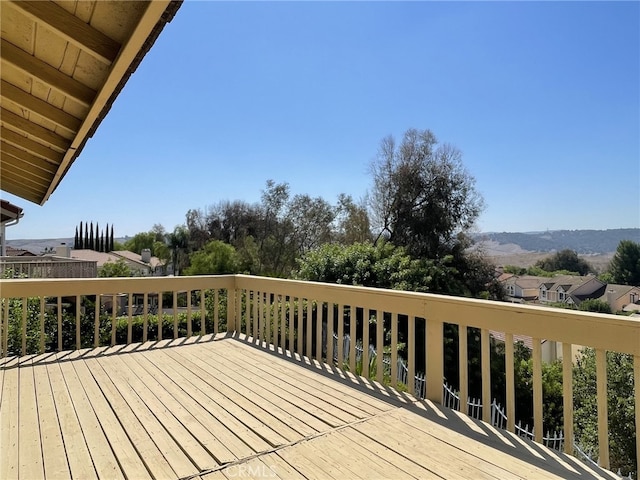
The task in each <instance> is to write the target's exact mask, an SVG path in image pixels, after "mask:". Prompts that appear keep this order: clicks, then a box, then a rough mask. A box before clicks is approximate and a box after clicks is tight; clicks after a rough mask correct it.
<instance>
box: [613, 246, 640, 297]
mask: <svg viewBox="0 0 640 480" xmlns="http://www.w3.org/2000/svg"><path fill="white" fill-rule="evenodd" d="M609 273H611V276H612V278H613V281H614V282H615V283H618V284H621V285H633V286H640V243H636V242H633V241H631V240H622V241H621V242H620V243H619V244H618V248H617V250H616V253H615V255H614V256H613V259H612V260H611V264H610V266H609Z"/></svg>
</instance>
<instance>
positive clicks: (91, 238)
mask: <svg viewBox="0 0 640 480" xmlns="http://www.w3.org/2000/svg"><path fill="white" fill-rule="evenodd" d="M89 249H91V250H95V244H94V242H93V222H91V228H90V229H89Z"/></svg>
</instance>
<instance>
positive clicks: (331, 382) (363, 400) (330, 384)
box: [221, 341, 392, 418]
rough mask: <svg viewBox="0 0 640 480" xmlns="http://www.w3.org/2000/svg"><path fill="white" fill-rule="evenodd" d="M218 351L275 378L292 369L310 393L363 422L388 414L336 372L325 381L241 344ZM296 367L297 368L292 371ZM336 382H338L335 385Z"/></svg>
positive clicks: (280, 358)
mask: <svg viewBox="0 0 640 480" xmlns="http://www.w3.org/2000/svg"><path fill="white" fill-rule="evenodd" d="M221 343H223V345H222V347H221V348H222V349H233V350H236V351H238V352H242V353H241V354H242V355H243V358H252V359H253V360H254V361H255V362H258V363H263V364H264V365H265V367H266V366H268V367H269V368H270V369H272V370H273V371H275V372H277V373H279V374H284V375H287V374H290V373H291V369H292V368H295V371H296V372H295V373H296V379H297V380H298V381H299V382H300V383H301V384H304V385H308V386H309V387H310V388H312V389H313V390H318V391H320V392H322V394H323V396H324V395H326V396H329V397H332V398H335V399H336V400H338V401H339V402H343V404H345V405H349V406H350V407H351V408H353V409H357V410H358V411H362V412H363V413H364V415H363V416H362V417H363V418H364V417H365V416H368V415H375V414H376V413H380V412H384V411H387V410H389V409H390V408H392V407H390V405H389V404H388V403H386V402H384V401H381V400H379V399H378V398H376V397H373V396H369V395H363V394H362V393H361V392H359V391H357V390H355V389H354V388H352V387H351V386H348V385H344V384H343V383H341V382H340V380H341V379H346V378H348V376H347V374H346V373H345V372H343V371H341V370H337V373H336V374H335V375H334V377H335V378H328V377H327V376H325V375H321V374H320V375H319V374H318V372H315V371H313V370H311V369H310V368H309V367H308V366H303V364H302V362H301V361H297V360H293V359H291V358H287V357H283V356H280V355H275V354H267V353H266V352H264V351H261V350H259V349H258V348H256V347H253V346H249V345H246V344H245V342H243V341H235V342H221ZM265 354H266V355H268V359H269V361H268V362H265ZM296 367H297V368H296ZM336 380H338V382H336Z"/></svg>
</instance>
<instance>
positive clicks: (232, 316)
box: [227, 286, 237, 332]
mask: <svg viewBox="0 0 640 480" xmlns="http://www.w3.org/2000/svg"><path fill="white" fill-rule="evenodd" d="M236 320H237V312H236V288H235V286H234V287H233V288H229V289H227V332H235V331H236V330H237V323H236Z"/></svg>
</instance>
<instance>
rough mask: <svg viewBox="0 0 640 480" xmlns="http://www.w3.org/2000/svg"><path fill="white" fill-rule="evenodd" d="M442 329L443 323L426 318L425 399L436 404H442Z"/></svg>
mask: <svg viewBox="0 0 640 480" xmlns="http://www.w3.org/2000/svg"><path fill="white" fill-rule="evenodd" d="M443 328H444V323H443V322H442V321H441V320H438V319H434V318H433V317H431V318H427V325H426V333H427V340H426V343H427V345H426V347H427V358H428V362H427V368H426V371H427V378H426V383H427V385H426V386H427V388H426V390H427V391H426V398H427V399H428V400H431V401H432V402H435V403H438V404H441V403H442V380H443V378H444V358H443V355H444V350H443V348H444V347H443V342H444V338H443ZM410 381H412V380H410Z"/></svg>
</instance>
